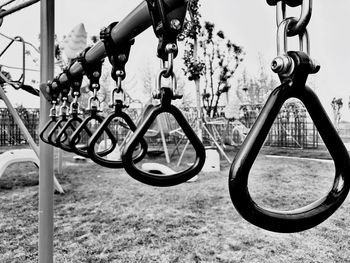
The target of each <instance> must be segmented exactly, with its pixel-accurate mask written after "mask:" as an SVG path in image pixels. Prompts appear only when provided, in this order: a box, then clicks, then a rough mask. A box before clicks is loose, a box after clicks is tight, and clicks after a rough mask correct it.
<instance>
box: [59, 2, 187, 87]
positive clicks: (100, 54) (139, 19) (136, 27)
mask: <svg viewBox="0 0 350 263" xmlns="http://www.w3.org/2000/svg"><path fill="white" fill-rule="evenodd" d="M185 4H186V0H165V5H166V7H167V9H168V10H169V13H168V17H170V18H171V17H172V16H173V15H174V14H176V12H177V10H178V9H179V8H181V7H183V6H184V5H185ZM151 25H152V20H151V16H150V14H149V11H148V6H147V3H146V1H143V2H142V3H140V4H139V5H138V6H137V7H136V8H135V9H134V10H133V11H132V12H131V13H130V14H129V15H127V16H126V17H125V18H124V19H123V20H121V21H120V22H119V23H118V24H117V25H116V26H115V27H114V28H113V29H112V39H113V41H114V43H115V44H116V45H118V44H121V43H123V42H126V41H129V40H130V39H133V38H135V37H136V36H137V35H139V34H140V33H142V32H143V31H145V30H146V29H147V28H148V27H150V26H151ZM105 57H106V54H105V47H104V44H103V42H102V41H98V42H97V43H96V44H95V45H94V46H93V47H92V48H91V49H89V51H87V52H86V54H85V59H86V61H87V63H94V62H96V61H98V60H101V59H103V58H105ZM82 72H83V67H82V65H81V64H80V63H79V62H75V63H74V64H73V65H71V67H70V74H71V75H72V76H74V75H78V74H82ZM60 81H61V80H60Z"/></svg>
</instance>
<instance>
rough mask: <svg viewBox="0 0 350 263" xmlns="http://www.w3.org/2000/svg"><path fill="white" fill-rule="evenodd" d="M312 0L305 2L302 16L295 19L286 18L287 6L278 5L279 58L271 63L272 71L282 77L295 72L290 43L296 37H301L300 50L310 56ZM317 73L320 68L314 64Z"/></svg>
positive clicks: (280, 2)
mask: <svg viewBox="0 0 350 263" xmlns="http://www.w3.org/2000/svg"><path fill="white" fill-rule="evenodd" d="M311 14H312V0H303V1H302V5H301V15H300V18H299V19H297V18H295V17H286V4H285V2H284V1H279V2H278V3H277V4H276V20H277V38H276V39H277V57H276V58H275V59H274V60H273V61H272V63H271V69H272V70H273V71H274V72H275V73H278V74H281V75H282V76H288V75H290V74H291V73H292V72H293V70H294V62H293V60H292V59H291V58H290V57H289V56H288V54H287V53H288V51H290V50H289V49H288V41H289V38H292V37H294V36H298V37H299V49H298V50H296V51H302V52H304V53H306V54H307V55H308V56H310V38H309V34H308V31H307V25H308V24H309V21H310V19H311ZM314 64H315V65H314V67H315V72H317V71H318V70H319V66H318V65H316V63H314Z"/></svg>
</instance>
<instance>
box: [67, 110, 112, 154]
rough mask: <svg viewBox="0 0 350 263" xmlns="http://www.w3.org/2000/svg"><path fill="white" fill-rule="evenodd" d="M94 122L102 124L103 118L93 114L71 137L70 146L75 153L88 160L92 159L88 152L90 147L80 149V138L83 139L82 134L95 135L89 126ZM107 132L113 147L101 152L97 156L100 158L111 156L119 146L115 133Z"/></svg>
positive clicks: (107, 130)
mask: <svg viewBox="0 0 350 263" xmlns="http://www.w3.org/2000/svg"><path fill="white" fill-rule="evenodd" d="M92 120H95V121H97V122H98V123H102V122H103V117H101V116H100V115H98V114H97V113H96V112H92V114H91V115H90V116H89V117H87V118H86V119H84V120H83V122H82V123H81V124H80V125H79V126H78V127H77V129H76V130H75V131H74V132H73V134H72V135H71V136H70V137H69V145H70V146H71V148H72V150H73V152H75V153H76V154H78V155H80V156H83V157H86V158H90V156H89V154H88V152H87V148H88V147H85V146H79V147H78V143H79V141H80V138H81V132H83V131H85V132H86V133H87V134H88V135H89V136H91V134H93V133H92V132H91V131H90V129H89V128H88V126H87V125H88V123H89V122H90V121H92ZM105 132H106V133H107V135H108V137H109V138H110V139H111V147H109V148H108V149H106V150H103V151H101V152H98V153H97V154H98V155H100V156H105V155H107V154H110V153H111V152H112V151H113V150H114V148H115V146H116V145H117V141H116V139H115V137H114V136H113V133H112V132H111V131H110V130H109V129H106V130H105ZM86 146H87V145H86Z"/></svg>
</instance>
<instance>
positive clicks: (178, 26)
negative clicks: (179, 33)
mask: <svg viewBox="0 0 350 263" xmlns="http://www.w3.org/2000/svg"><path fill="white" fill-rule="evenodd" d="M170 27H171V29H174V30H180V29H181V22H180V20H178V19H176V18H174V19H171V21H170Z"/></svg>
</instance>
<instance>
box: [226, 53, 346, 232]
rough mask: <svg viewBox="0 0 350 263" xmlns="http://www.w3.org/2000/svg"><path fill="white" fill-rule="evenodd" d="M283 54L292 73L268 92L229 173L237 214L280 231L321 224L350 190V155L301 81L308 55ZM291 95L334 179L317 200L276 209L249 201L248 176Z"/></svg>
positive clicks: (308, 63)
mask: <svg viewBox="0 0 350 263" xmlns="http://www.w3.org/2000/svg"><path fill="white" fill-rule="evenodd" d="M288 54H289V55H290V56H291V57H292V58H293V60H295V64H297V66H296V68H295V73H294V74H293V75H292V78H291V79H289V80H287V81H284V82H283V83H282V85H280V86H279V87H277V88H276V89H275V90H273V91H272V93H271V94H270V96H269V98H268V100H267V102H266V104H265V106H264V107H263V109H262V111H261V112H260V114H259V117H258V119H257V120H256V122H255V123H254V125H253V127H252V129H251V130H250V132H249V134H248V136H247V138H246V139H245V141H244V143H243V145H242V147H241V149H240V151H239V152H238V153H237V155H236V157H235V160H234V161H233V163H232V165H231V169H230V173H229V190H230V196H231V200H232V203H233V204H234V206H235V207H236V209H237V211H238V212H239V213H240V214H241V216H242V217H243V218H244V219H246V220H247V221H248V222H250V223H252V224H254V225H256V226H258V227H261V228H264V229H266V230H269V231H274V232H283V233H291V232H298V231H303V230H306V229H309V228H312V227H314V226H316V225H318V224H320V223H321V222H323V221H324V220H326V219H327V218H328V217H329V216H330V215H332V214H333V213H334V212H335V211H336V210H337V209H338V208H339V206H340V205H341V204H342V203H343V201H344V200H345V199H346V196H347V194H348V192H349V189H350V158H349V154H348V152H347V150H346V148H345V146H344V144H343V142H342V140H341V139H340V137H339V135H338V133H337V131H336V130H335V129H334V127H333V124H332V122H331V120H330V119H329V118H328V115H327V113H326V111H325V110H324V108H323V107H322V105H321V102H320V101H319V99H318V97H317V95H316V94H315V93H314V92H313V91H312V90H311V89H310V88H309V87H307V86H305V82H306V80H307V76H308V75H309V74H311V72H312V65H311V61H310V58H309V57H308V56H307V55H306V54H305V53H303V52H298V51H297V52H293V51H290V52H289V53H288ZM292 97H295V98H297V99H299V100H301V101H302V102H303V104H304V105H305V106H306V108H307V110H308V112H309V114H310V116H311V118H312V120H313V122H314V124H315V126H316V128H317V129H318V131H319V133H320V135H321V137H322V139H323V141H324V143H325V145H326V147H327V149H328V151H329V153H330V155H331V156H332V158H333V161H334V165H335V179H334V181H333V186H332V188H331V190H330V191H329V193H328V194H327V195H326V196H324V197H322V198H320V199H319V200H317V201H315V202H313V203H311V204H309V205H307V206H305V207H302V208H299V209H295V210H292V211H276V210H271V209H266V208H264V207H261V206H259V205H258V204H256V203H255V202H254V201H253V200H252V198H251V196H250V194H249V190H248V177H249V172H250V169H251V167H252V165H253V163H254V161H255V159H256V157H257V155H258V153H259V151H260V149H261V148H262V146H263V144H264V141H265V139H266V137H267V135H268V133H269V131H270V129H271V126H272V124H273V122H274V120H275V119H276V117H277V115H278V112H279V110H280V109H281V107H282V105H283V103H284V102H285V101H286V100H287V99H289V98H292Z"/></svg>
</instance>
